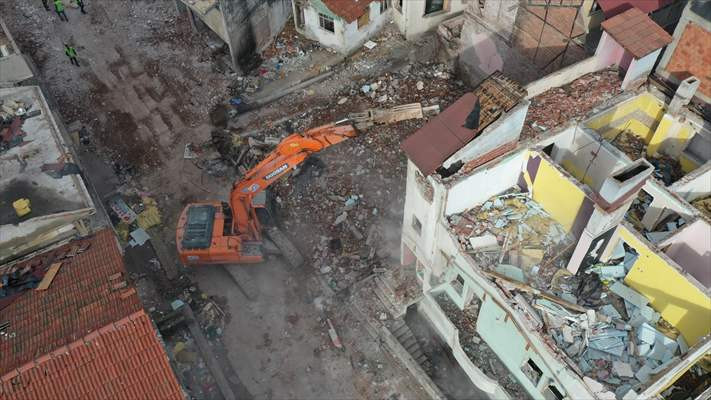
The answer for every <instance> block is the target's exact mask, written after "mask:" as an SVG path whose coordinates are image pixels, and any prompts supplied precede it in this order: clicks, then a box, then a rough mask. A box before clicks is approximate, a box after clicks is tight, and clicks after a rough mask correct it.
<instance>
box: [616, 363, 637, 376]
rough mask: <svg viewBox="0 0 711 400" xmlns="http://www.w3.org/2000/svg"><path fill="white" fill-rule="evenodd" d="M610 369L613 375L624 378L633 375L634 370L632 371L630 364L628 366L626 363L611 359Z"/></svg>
mask: <svg viewBox="0 0 711 400" xmlns="http://www.w3.org/2000/svg"><path fill="white" fill-rule="evenodd" d="M612 371H613V372H614V373H615V375H617V376H621V377H625V378H631V377H633V376H634V371H632V366H630V365H629V364H628V363H626V362H622V361H613V362H612Z"/></svg>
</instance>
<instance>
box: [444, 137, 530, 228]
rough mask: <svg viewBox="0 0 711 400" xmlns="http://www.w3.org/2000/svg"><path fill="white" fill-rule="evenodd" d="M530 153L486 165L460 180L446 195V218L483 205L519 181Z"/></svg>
mask: <svg viewBox="0 0 711 400" xmlns="http://www.w3.org/2000/svg"><path fill="white" fill-rule="evenodd" d="M526 156H527V151H526V150H520V151H517V152H515V153H513V154H510V155H507V156H505V157H501V158H499V159H497V160H495V161H493V162H491V163H489V164H486V165H483V166H482V167H481V168H480V169H478V170H476V172H474V173H472V174H470V175H468V176H466V177H464V178H462V179H461V180H459V181H457V183H455V184H454V185H452V187H451V188H450V189H449V194H448V195H447V205H446V208H445V214H446V215H452V214H457V213H460V212H462V211H465V210H467V209H470V208H472V207H474V206H477V205H479V204H482V203H484V202H485V201H486V200H488V199H489V198H490V197H492V196H495V195H497V194H499V193H502V192H504V191H505V190H507V189H509V188H511V187H512V186H514V185H515V184H516V182H518V178H519V176H520V175H521V168H522V166H523V164H524V160H525V159H526Z"/></svg>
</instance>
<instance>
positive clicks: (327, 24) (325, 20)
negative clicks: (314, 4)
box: [318, 13, 336, 32]
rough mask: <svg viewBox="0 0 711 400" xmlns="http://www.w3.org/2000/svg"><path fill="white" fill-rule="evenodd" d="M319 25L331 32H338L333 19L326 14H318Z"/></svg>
mask: <svg viewBox="0 0 711 400" xmlns="http://www.w3.org/2000/svg"><path fill="white" fill-rule="evenodd" d="M318 24H319V26H321V28H323V29H325V30H327V31H329V32H336V28H335V25H334V23H333V18H331V17H329V16H328V15H326V14H321V13H319V14H318Z"/></svg>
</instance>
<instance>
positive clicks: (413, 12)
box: [393, 0, 467, 40]
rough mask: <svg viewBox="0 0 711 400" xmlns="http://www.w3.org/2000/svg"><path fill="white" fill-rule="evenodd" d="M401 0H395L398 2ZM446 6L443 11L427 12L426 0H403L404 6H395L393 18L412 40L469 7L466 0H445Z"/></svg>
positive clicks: (394, 0) (408, 38) (403, 32)
mask: <svg viewBox="0 0 711 400" xmlns="http://www.w3.org/2000/svg"><path fill="white" fill-rule="evenodd" d="M397 1H399V0H393V2H397ZM444 2H445V8H444V10H442V11H439V12H435V13H431V14H425V5H426V0H403V2H402V8H401V9H399V10H398V9H397V7H393V8H395V11H394V14H393V20H394V21H395V23H396V24H397V26H398V28H399V29H400V32H402V34H403V35H405V37H406V38H407V40H412V39H414V38H416V37H418V36H419V35H421V34H423V33H425V32H427V31H430V30H433V29H436V28H437V26H438V25H439V24H440V23H441V22H442V21H444V20H446V19H449V18H452V17H454V16H456V15H458V14H460V13H461V12H462V11H464V9H465V8H466V7H467V2H466V0H444Z"/></svg>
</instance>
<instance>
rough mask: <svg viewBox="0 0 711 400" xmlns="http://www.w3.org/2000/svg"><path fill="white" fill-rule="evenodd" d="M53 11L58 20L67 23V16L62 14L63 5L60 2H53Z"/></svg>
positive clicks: (58, 0) (60, 0)
mask: <svg viewBox="0 0 711 400" xmlns="http://www.w3.org/2000/svg"><path fill="white" fill-rule="evenodd" d="M54 11H56V12H57V15H59V19H61V20H64V21H66V22H69V18H67V14H66V13H65V12H64V3H62V0H54Z"/></svg>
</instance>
